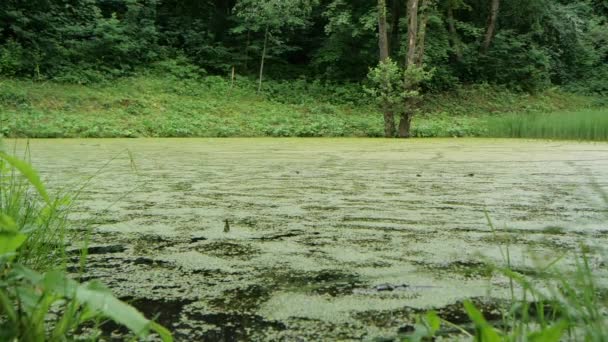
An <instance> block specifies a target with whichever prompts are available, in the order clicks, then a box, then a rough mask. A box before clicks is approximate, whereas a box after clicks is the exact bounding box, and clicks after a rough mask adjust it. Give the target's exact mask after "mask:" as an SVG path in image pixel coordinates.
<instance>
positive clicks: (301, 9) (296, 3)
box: [233, 0, 317, 92]
mask: <svg viewBox="0 0 608 342" xmlns="http://www.w3.org/2000/svg"><path fill="white" fill-rule="evenodd" d="M316 4H317V0H240V1H239V2H238V3H237V4H236V5H235V7H234V11H235V13H236V15H237V17H238V18H239V19H240V20H241V23H240V24H239V25H238V26H237V27H236V28H235V29H234V30H233V32H235V33H243V32H246V31H249V32H263V34H264V36H263V37H264V38H263V41H264V42H263V47H262V55H261V58H260V71H259V78H258V92H260V91H261V90H262V79H263V76H264V62H265V61H266V57H267V52H268V44H269V40H271V39H273V38H274V39H273V42H274V43H276V44H281V41H280V40H278V39H277V38H278V37H274V35H277V36H278V35H279V34H281V32H282V31H283V30H285V29H286V28H291V29H293V28H297V27H305V26H307V25H308V24H309V21H308V16H309V15H310V13H311V11H312V9H313V6H314V5H316Z"/></svg>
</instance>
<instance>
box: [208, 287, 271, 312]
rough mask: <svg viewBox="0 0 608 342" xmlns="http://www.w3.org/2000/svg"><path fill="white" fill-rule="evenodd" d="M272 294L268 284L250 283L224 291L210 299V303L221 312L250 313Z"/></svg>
mask: <svg viewBox="0 0 608 342" xmlns="http://www.w3.org/2000/svg"><path fill="white" fill-rule="evenodd" d="M271 295H272V290H271V289H270V288H269V287H268V286H264V285H259V284H252V285H249V286H243V287H238V288H235V289H230V290H226V291H224V293H223V294H222V296H221V297H220V298H215V299H213V300H211V301H210V304H211V305H212V306H213V307H215V308H217V309H219V310H222V311H223V312H235V311H236V312H239V313H245V312H246V313H251V312H254V311H255V310H257V309H258V308H259V306H260V305H261V304H262V303H264V302H265V301H267V300H268V299H269V298H270V296H271Z"/></svg>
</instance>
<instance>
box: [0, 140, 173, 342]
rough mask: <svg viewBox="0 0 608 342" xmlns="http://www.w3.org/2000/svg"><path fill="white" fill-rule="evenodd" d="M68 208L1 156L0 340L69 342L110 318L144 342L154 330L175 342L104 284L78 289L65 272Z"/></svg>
mask: <svg viewBox="0 0 608 342" xmlns="http://www.w3.org/2000/svg"><path fill="white" fill-rule="evenodd" d="M67 203H69V202H68V201H66V200H65V198H64V197H55V196H51V195H49V192H48V191H47V190H46V187H45V185H44V184H43V183H42V181H41V179H40V177H39V175H38V173H37V172H36V171H35V170H34V169H33V168H32V167H31V166H30V165H29V164H28V163H27V162H25V161H23V160H20V159H18V158H16V157H14V156H12V155H10V154H7V153H5V152H3V151H0V341H27V342H30V341H31V342H42V341H68V340H72V339H74V337H75V336H76V335H78V334H82V330H81V329H80V328H82V326H84V325H87V324H88V325H89V326H93V327H98V326H99V322H101V320H103V319H106V318H109V319H112V320H114V321H115V322H117V323H120V324H122V325H124V326H126V327H127V328H128V329H129V330H130V331H132V332H133V333H134V334H135V335H136V336H137V337H139V338H142V339H145V338H146V337H147V336H148V334H149V333H150V332H151V331H153V332H154V333H156V334H157V335H158V336H159V337H160V338H161V339H162V340H163V341H167V342H170V341H172V340H173V339H172V336H171V333H170V332H169V331H167V330H166V329H165V328H164V327H162V326H160V325H158V324H157V323H155V322H153V321H150V320H148V319H146V318H145V317H144V316H143V315H142V314H141V313H140V312H138V311H137V310H136V309H135V308H133V307H131V306H130V305H128V304H126V303H123V302H121V301H120V300H118V299H116V298H115V297H114V296H113V295H112V293H111V292H110V291H109V290H108V289H107V288H105V287H104V286H103V285H102V284H101V283H99V282H97V281H91V282H87V283H84V284H80V283H78V282H76V281H74V280H72V279H70V278H69V277H68V276H67V275H66V274H65V263H63V262H61V260H62V259H63V257H64V256H65V251H64V248H65V244H66V242H67V241H66V239H65V228H66V220H65V217H66V214H67V209H68V208H67V207H65V206H66V205H67ZM83 260H84V257H83ZM95 330H96V329H93V331H95ZM87 338H88V339H89V340H92V341H95V340H99V339H100V336H99V335H98V334H97V333H94V334H93V335H91V336H87Z"/></svg>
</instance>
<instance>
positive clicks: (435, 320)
mask: <svg viewBox="0 0 608 342" xmlns="http://www.w3.org/2000/svg"><path fill="white" fill-rule="evenodd" d="M424 318H425V320H426V323H427V324H428V326H429V328H430V329H431V334H433V335H434V334H435V333H436V332H437V331H438V330H439V329H440V328H441V318H439V316H438V315H437V313H436V312H435V311H429V312H427V313H426V315H425V316H424Z"/></svg>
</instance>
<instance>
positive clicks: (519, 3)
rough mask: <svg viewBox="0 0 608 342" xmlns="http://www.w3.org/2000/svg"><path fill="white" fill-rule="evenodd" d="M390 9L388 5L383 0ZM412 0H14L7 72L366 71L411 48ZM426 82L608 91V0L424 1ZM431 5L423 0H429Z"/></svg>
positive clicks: (1, 24) (63, 75)
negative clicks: (164, 65) (165, 68)
mask: <svg viewBox="0 0 608 342" xmlns="http://www.w3.org/2000/svg"><path fill="white" fill-rule="evenodd" d="M381 6H382V7H384V9H382V7H381ZM408 6H409V4H408V3H407V1H406V0H388V1H386V2H385V1H378V3H376V2H374V1H359V0H356V1H345V0H331V1H330V0H321V1H319V0H285V1H283V0H238V1H236V0H214V1H197V0H184V1H179V0H28V1H20V0H5V1H2V2H1V3H0V45H1V48H0V74H2V75H6V76H24V77H34V78H41V79H55V80H61V81H67V82H80V83H83V82H92V81H96V80H99V79H105V78H111V77H116V76H121V75H127V74H130V73H133V72H134V71H136V70H137V69H138V68H139V67H145V66H148V65H149V64H150V63H151V62H155V61H160V60H166V59H177V60H178V61H181V62H185V61H186V60H187V61H189V62H191V63H194V64H195V65H197V66H199V67H200V68H201V71H203V72H207V73H210V74H222V75H224V74H226V75H227V74H229V73H230V72H231V69H232V67H234V68H235V71H236V73H237V74H239V75H251V76H257V75H258V73H259V72H260V62H261V60H262V59H264V60H265V61H264V63H265V67H264V70H263V73H264V76H266V75H268V77H271V78H275V79H279V78H280V79H293V78H306V79H322V80H327V81H335V82H345V81H361V80H363V79H364V78H365V77H366V75H367V73H368V68H369V67H370V66H374V65H376V64H377V62H378V58H379V50H380V49H379V47H378V41H379V34H378V32H379V30H378V26H379V25H378V18H379V12H382V13H383V15H384V21H385V23H384V25H385V27H384V28H383V29H384V30H386V44H387V53H388V54H389V55H390V56H391V57H392V59H393V60H395V61H397V62H398V63H399V64H404V63H405V61H406V59H407V54H408V41H407V39H408V20H407V19H408V10H407V9H408ZM419 7H420V8H419V11H420V12H425V13H424V16H425V17H424V20H425V26H426V39H425V41H426V42H425V46H424V60H423V62H424V65H425V66H426V67H427V68H429V69H433V71H434V72H433V73H432V77H431V78H430V79H428V80H426V81H425V82H424V86H425V88H426V89H428V90H433V91H438V90H445V89H449V88H451V87H454V86H456V85H458V84H461V83H464V84H468V83H477V82H488V83H496V84H506V85H509V86H510V87H513V88H516V89H521V90H525V91H535V90H538V89H542V88H544V87H548V86H550V85H552V84H553V85H562V86H571V87H577V88H580V87H584V89H585V90H589V91H606V90H607V89H608V82H606V81H605V80H606V79H608V66H606V61H607V60H608V26H607V25H608V23H607V21H608V1H606V0H576V1H566V0H511V1H500V0H429V1H423V2H421V4H420V6H419ZM423 7H424V8H423Z"/></svg>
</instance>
